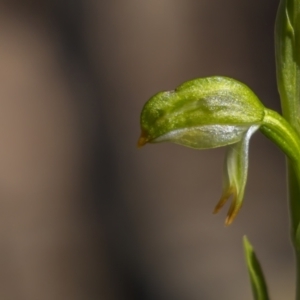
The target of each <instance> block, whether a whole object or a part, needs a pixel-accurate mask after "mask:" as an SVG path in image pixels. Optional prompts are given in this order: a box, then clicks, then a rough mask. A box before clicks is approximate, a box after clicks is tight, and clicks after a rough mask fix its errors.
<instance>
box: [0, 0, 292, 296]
mask: <svg viewBox="0 0 300 300" xmlns="http://www.w3.org/2000/svg"><path fill="white" fill-rule="evenodd" d="M278 2H279V1H274V0H264V1H260V0H255V1H254V0H253V1H240V0H227V1H223V0H198V1H191V0H185V1H177V0H173V1H170V0H153V1H137V0H127V1H92V0H86V1H84V0H72V1H53V0H52V1H51V0H49V1H47V0H43V1H34V0H19V1H17V0H13V1H8V0H7V1H1V3H0V299H1V300H32V299H39V300H62V299H64V300H65V299H72V300H96V299H101V300H102V299H103V300H106V299H107V300H115V299H116V300H119V299H122V300H123V299H125V300H127V299H131V300H152V299H153V300H154V299H155V300H159V299H164V300H169V299H170V300H181V299H184V300H196V299H197V300H198V299H209V300H214V299H230V300H233V299H237V300H241V299H243V300H250V299H252V296H251V290H250V284H249V280H248V274H247V271H246V267H245V263H244V257H243V249H242V236H243V235H244V234H247V236H248V237H249V239H250V240H251V242H252V243H253V245H254V247H255V249H256V251H257V254H258V256H259V258H260V259H261V262H262V265H263V268H264V271H265V273H266V276H267V280H268V283H269V285H270V291H271V296H272V299H274V300H276V299H277V300H280V299H292V296H293V294H294V291H293V286H294V268H293V253H292V250H291V247H290V242H289V238H288V234H289V226H288V209H287V201H286V187H285V167H284V156H283V154H282V153H280V151H279V150H278V149H277V148H276V147H275V146H274V145H272V144H271V142H269V141H268V140H267V139H265V138H264V137H263V136H262V135H261V134H260V133H257V134H256V135H255V136H254V138H253V139H252V141H251V151H250V171H249V181H248V185H247V190H246V196H245V201H244V206H243V208H242V210H241V212H240V214H239V215H238V217H237V218H236V220H235V222H234V223H233V225H232V226H230V227H228V228H225V227H224V225H223V224H224V220H225V216H226V210H227V208H225V209H224V210H223V211H222V212H221V213H220V214H219V215H217V216H213V215H212V214H211V212H212V210H213V208H214V205H215V204H216V203H217V201H218V198H219V196H220V193H221V186H222V166H223V156H224V149H217V150H211V151H196V150H191V149H188V148H183V147H180V146H176V145H172V144H161V145H148V146H146V147H145V148H143V149H141V150H138V149H137V148H136V142H137V139H138V136H139V133H140V129H139V113H140V111H141V109H142V106H143V104H144V103H145V101H146V100H147V99H148V98H149V97H150V96H152V95H153V94H154V93H156V92H157V91H160V90H168V89H173V88H174V87H176V86H177V85H179V84H181V83H182V82H184V81H186V80H189V79H193V78H197V77H204V76H210V75H226V76H230V77H234V78H236V79H239V80H241V81H243V82H245V83H247V84H248V85H249V86H250V87H251V88H252V89H253V90H254V91H255V92H256V93H257V94H258V96H259V97H260V98H261V99H262V101H263V102H264V103H265V104H266V105H267V106H269V107H271V108H273V109H275V110H278V111H280V106H279V98H278V94H277V89H276V78H275V65H274V51H273V50H274V49H273V48H274V47H273V26H274V20H275V14H276V9H277V5H278Z"/></svg>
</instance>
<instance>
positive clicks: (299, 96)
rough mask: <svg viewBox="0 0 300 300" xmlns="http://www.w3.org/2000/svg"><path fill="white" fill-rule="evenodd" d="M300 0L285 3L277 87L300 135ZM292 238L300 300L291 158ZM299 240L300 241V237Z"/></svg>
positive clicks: (297, 193) (295, 169)
mask: <svg viewBox="0 0 300 300" xmlns="http://www.w3.org/2000/svg"><path fill="white" fill-rule="evenodd" d="M299 15H300V1H299V0H281V2H280V5H279V9H278V13H277V17H276V27H275V47H276V68H277V84H278V90H279V93H280V99H281V106H282V111H283V116H284V117H285V119H286V120H287V121H288V122H289V123H290V124H291V126H292V127H293V128H294V129H295V131H296V132H297V134H298V135H300V122H299V116H300V68H299V65H300V64H299V62H300V47H299V46H300V44H299V38H300V26H299V25H300V24H299ZM298 156H300V153H299V154H298ZM287 173H288V177H287V179H288V193H289V206H290V218H291V237H292V242H293V245H294V249H295V256H296V300H300V247H299V237H298V235H297V229H298V227H299V224H300V180H299V178H300V167H299V163H295V161H293V160H292V159H291V158H287ZM297 237H298V238H297Z"/></svg>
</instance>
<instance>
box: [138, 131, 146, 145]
mask: <svg viewBox="0 0 300 300" xmlns="http://www.w3.org/2000/svg"><path fill="white" fill-rule="evenodd" d="M148 141H149V138H148V137H147V134H146V133H145V132H144V131H142V133H141V136H140V137H139V139H138V142H137V147H138V148H142V147H143V146H145V145H146V144H147V143H148Z"/></svg>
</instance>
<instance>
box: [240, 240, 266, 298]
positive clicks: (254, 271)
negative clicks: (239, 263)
mask: <svg viewBox="0 0 300 300" xmlns="http://www.w3.org/2000/svg"><path fill="white" fill-rule="evenodd" d="M243 243H244V250H245V256H246V262H247V267H248V272H249V276H250V281H251V286H252V292H253V297H254V299H255V300H269V296H268V289H267V285H266V282H265V279H264V275H263V272H262V269H261V266H260V263H259V261H258V259H257V257H256V255H255V253H254V250H253V247H252V245H251V244H250V242H249V240H248V239H247V237H246V236H244V238H243Z"/></svg>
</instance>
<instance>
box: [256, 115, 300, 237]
mask: <svg viewBox="0 0 300 300" xmlns="http://www.w3.org/2000/svg"><path fill="white" fill-rule="evenodd" d="M260 130H261V132H262V133H263V134H265V135H266V136H267V137H268V138H269V139H271V140H272V141H273V142H275V144H276V145H277V146H278V147H279V148H280V149H281V150H282V151H283V152H284V153H285V154H286V156H287V158H288V162H289V163H288V171H289V172H288V174H289V175H288V178H289V185H290V186H289V191H290V194H289V197H290V206H291V222H292V228H291V230H292V240H293V242H294V241H295V235H296V231H297V228H298V225H299V223H300V201H299V199H300V189H299V182H300V156H299V154H300V139H299V136H298V134H297V133H296V131H295V130H294V128H293V127H292V126H291V125H289V123H288V122H287V121H286V120H285V119H284V118H283V117H282V116H281V115H279V114H278V113H277V112H275V111H272V110H270V109H265V116H264V120H263V125H262V126H261V127H260Z"/></svg>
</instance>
